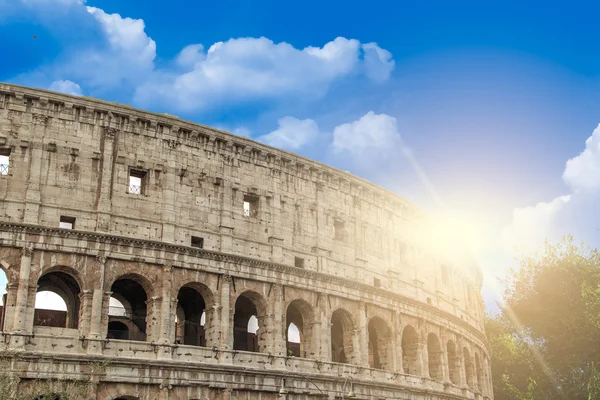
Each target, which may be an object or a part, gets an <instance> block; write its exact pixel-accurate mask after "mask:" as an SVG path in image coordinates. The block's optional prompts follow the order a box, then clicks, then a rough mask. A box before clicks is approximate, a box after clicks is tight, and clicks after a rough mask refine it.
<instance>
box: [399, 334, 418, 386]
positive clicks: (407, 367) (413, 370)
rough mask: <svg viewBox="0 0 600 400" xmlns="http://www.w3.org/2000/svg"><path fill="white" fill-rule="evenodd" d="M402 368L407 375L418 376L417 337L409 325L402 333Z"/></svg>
mask: <svg viewBox="0 0 600 400" xmlns="http://www.w3.org/2000/svg"><path fill="white" fill-rule="evenodd" d="M402 368H403V369H404V373H405V374H407V375H419V373H420V371H419V335H417V331H416V330H415V328H413V327H412V326H410V325H407V326H406V327H405V328H404V331H403V332H402Z"/></svg>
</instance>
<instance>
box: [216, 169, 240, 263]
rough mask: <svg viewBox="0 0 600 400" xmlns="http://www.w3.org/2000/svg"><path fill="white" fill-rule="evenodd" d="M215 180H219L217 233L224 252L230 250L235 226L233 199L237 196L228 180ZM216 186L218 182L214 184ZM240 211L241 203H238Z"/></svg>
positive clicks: (229, 251)
mask: <svg viewBox="0 0 600 400" xmlns="http://www.w3.org/2000/svg"><path fill="white" fill-rule="evenodd" d="M216 182H221V183H220V184H221V187H222V190H221V215H220V221H219V233H220V234H221V248H220V250H221V251H222V252H224V253H231V252H232V247H233V243H232V235H233V229H234V227H235V224H234V220H233V210H234V206H233V201H234V198H235V197H236V196H237V193H238V192H237V190H233V189H232V187H231V183H230V182H225V181H223V180H221V179H220V178H219V179H218V180H217V181H216ZM215 185H216V186H218V184H215ZM239 208H240V213H241V209H242V208H241V205H240V207H239Z"/></svg>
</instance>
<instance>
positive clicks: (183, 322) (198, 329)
mask: <svg viewBox="0 0 600 400" xmlns="http://www.w3.org/2000/svg"><path fill="white" fill-rule="evenodd" d="M177 303H178V304H177V308H178V309H177V313H176V322H175V324H176V328H175V329H176V330H175V332H176V333H175V336H176V339H175V341H176V342H177V343H181V344H185V345H190V346H206V337H205V334H204V333H205V332H204V324H205V320H206V312H205V310H206V302H205V301H204V297H203V296H202V295H201V294H200V292H199V291H198V290H196V289H195V288H192V287H190V286H184V287H182V288H181V289H179V293H178V295H177Z"/></svg>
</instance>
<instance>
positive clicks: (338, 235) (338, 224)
mask: <svg viewBox="0 0 600 400" xmlns="http://www.w3.org/2000/svg"><path fill="white" fill-rule="evenodd" d="M333 238H334V239H335V240H344V239H345V238H346V230H345V226H344V221H342V220H339V219H335V220H333Z"/></svg>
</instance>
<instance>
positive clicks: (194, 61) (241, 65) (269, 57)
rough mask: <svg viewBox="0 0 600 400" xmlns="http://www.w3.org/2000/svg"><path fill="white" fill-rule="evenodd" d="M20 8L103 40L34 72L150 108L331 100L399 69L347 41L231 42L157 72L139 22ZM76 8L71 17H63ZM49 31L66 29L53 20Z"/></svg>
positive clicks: (90, 11) (79, 11) (81, 1)
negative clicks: (333, 92)
mask: <svg viewBox="0 0 600 400" xmlns="http://www.w3.org/2000/svg"><path fill="white" fill-rule="evenodd" d="M19 4H22V5H25V6H29V7H30V8H31V7H33V6H34V5H36V6H37V5H41V4H45V5H49V6H52V7H53V11H54V10H56V11H54V12H53V13H55V14H57V15H58V14H61V15H62V17H61V18H72V19H76V20H78V21H79V20H81V22H82V24H84V23H85V24H87V26H88V27H89V29H90V32H93V34H94V35H96V34H97V33H100V34H101V36H102V37H101V39H102V41H101V42H100V43H95V44H92V43H91V42H89V43H88V44H86V46H85V47H84V48H81V46H80V48H69V49H68V52H67V53H65V54H62V55H61V56H60V57H59V58H58V59H57V60H58V61H57V62H56V64H54V65H52V66H51V67H43V68H41V69H40V70H38V71H35V72H34V74H35V75H36V76H37V77H39V76H40V74H41V75H45V76H46V77H47V82H52V81H55V80H71V81H74V82H78V83H79V84H80V85H81V86H82V88H83V89H84V90H85V91H86V93H91V94H95V95H99V94H100V93H110V92H113V93H118V94H119V95H121V96H122V95H123V93H127V94H128V95H129V94H132V95H133V103H134V104H136V105H137V106H140V107H144V108H147V107H152V108H157V107H161V108H168V109H169V110H172V111H198V110H206V109H207V108H209V107H215V106H218V105H223V104H225V103H231V102H240V101H255V100H271V101H273V100H279V99H290V98H304V99H310V100H312V99H315V98H316V97H319V96H322V95H324V94H325V93H327V91H328V90H329V88H330V86H331V84H332V83H333V82H335V81H336V80H339V79H343V78H349V77H354V78H357V77H361V76H363V77H366V78H367V79H369V80H370V81H372V82H382V81H385V80H386V79H388V78H389V76H390V74H391V72H392V70H393V68H394V61H393V58H392V55H391V53H390V52H388V51H386V50H385V49H382V48H380V47H379V46H378V45H377V44H376V43H366V44H362V43H360V42H359V41H358V40H356V39H347V38H343V37H338V38H336V39H334V40H332V41H330V42H328V43H325V44H324V45H323V46H322V47H316V46H308V47H305V48H303V49H300V48H295V47H294V46H293V45H291V44H289V43H286V42H281V43H275V42H273V41H271V40H269V39H268V38H265V37H260V38H237V39H236V38H232V39H229V40H227V41H223V42H217V43H214V44H212V45H211V46H210V47H208V49H207V48H206V47H205V46H204V45H202V44H199V43H196V44H191V45H188V46H186V47H185V48H183V49H182V50H181V52H180V53H179V54H178V55H177V56H176V58H175V59H173V60H172V62H167V63H165V64H164V65H165V67H164V68H157V67H156V65H155V59H156V56H157V52H156V49H157V47H156V43H155V42H154V40H152V39H151V38H150V37H149V36H148V34H147V33H146V32H145V28H146V26H145V23H144V21H143V20H141V19H132V18H127V17H123V16H121V15H119V14H109V13H107V12H105V11H104V10H102V9H100V8H97V7H91V6H86V5H85V0H20V3H19ZM34 8H35V7H34ZM26 9H27V7H26V8H25V10H26ZM71 9H72V10H74V12H73V13H70V12H69V13H63V12H61V11H65V10H71ZM42 15H43V13H42V14H40V15H39V18H42ZM86 16H87V17H88V18H85V17H86ZM65 21H66V20H65ZM69 21H71V20H69ZM57 24H58V25H57ZM48 26H49V28H50V29H58V28H56V27H57V26H61V25H60V24H59V23H58V22H56V21H53V22H52V23H51V24H50V23H48ZM96 31H98V32H96ZM30 75H33V74H30Z"/></svg>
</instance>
